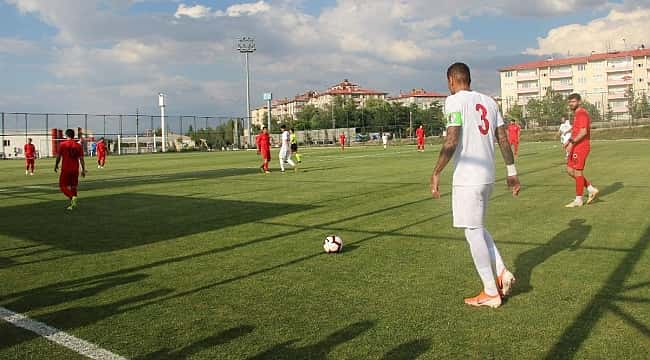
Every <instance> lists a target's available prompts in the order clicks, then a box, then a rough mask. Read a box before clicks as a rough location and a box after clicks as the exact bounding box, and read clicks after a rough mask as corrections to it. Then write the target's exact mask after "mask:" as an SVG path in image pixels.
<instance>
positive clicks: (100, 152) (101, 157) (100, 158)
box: [97, 137, 106, 169]
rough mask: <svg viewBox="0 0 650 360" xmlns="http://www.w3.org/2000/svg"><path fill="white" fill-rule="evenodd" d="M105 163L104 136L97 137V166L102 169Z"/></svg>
mask: <svg viewBox="0 0 650 360" xmlns="http://www.w3.org/2000/svg"><path fill="white" fill-rule="evenodd" d="M105 163H106V141H104V138H103V137H101V138H99V141H98V142H97V168H98V169H103V168H104V164H105Z"/></svg>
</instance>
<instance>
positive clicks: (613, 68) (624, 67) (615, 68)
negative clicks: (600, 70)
mask: <svg viewBox="0 0 650 360" xmlns="http://www.w3.org/2000/svg"><path fill="white" fill-rule="evenodd" d="M632 69H633V65H632V63H629V64H628V63H626V64H617V65H608V66H607V72H608V73H611V72H622V71H632Z"/></svg>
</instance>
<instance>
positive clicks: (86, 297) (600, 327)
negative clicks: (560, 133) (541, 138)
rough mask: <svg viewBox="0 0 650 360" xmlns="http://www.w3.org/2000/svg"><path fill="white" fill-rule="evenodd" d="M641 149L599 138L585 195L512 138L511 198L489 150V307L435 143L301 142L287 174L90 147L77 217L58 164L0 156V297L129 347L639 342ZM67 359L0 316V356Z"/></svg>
mask: <svg viewBox="0 0 650 360" xmlns="http://www.w3.org/2000/svg"><path fill="white" fill-rule="evenodd" d="M649 145H650V143H648V142H647V141H617V142H615V141H611V142H610V141H602V142H595V143H594V145H593V150H592V153H591V156H590V158H589V162H588V169H587V171H586V175H587V177H588V178H589V179H590V180H592V181H593V183H594V185H596V186H597V187H599V188H600V190H601V197H600V199H599V200H598V201H597V202H595V203H594V204H593V205H590V206H586V207H583V208H577V209H565V208H564V207H563V206H564V205H565V204H566V203H568V202H569V201H571V200H572V198H573V196H574V185H573V182H572V181H571V180H570V179H569V178H568V176H566V175H565V174H564V166H563V158H564V154H563V152H562V150H561V149H560V148H559V147H558V146H557V145H556V143H555V142H553V143H551V142H547V143H524V144H522V145H521V150H520V151H521V154H520V157H519V160H518V169H519V172H520V178H521V181H522V184H523V188H522V192H521V195H520V197H519V198H513V197H512V196H510V195H509V194H508V192H507V189H506V188H505V185H504V183H503V177H504V176H505V167H504V166H503V163H502V162H501V161H500V160H499V161H498V165H497V177H498V182H497V184H496V185H495V190H494V192H493V195H492V200H491V203H490V207H489V211H488V220H487V227H488V229H489V230H490V231H491V233H492V235H493V236H494V238H495V240H496V242H497V245H498V246H499V248H500V250H501V253H502V255H503V257H504V260H505V261H506V264H507V266H508V267H509V268H511V269H512V270H513V272H514V273H515V275H516V276H517V278H518V280H519V282H518V284H517V286H516V287H515V290H514V295H513V296H512V297H510V298H508V300H507V302H506V303H505V304H504V305H503V306H502V307H501V308H499V309H487V308H481V309H476V308H471V307H468V306H466V305H464V304H463V297H466V296H473V295H475V294H476V293H477V292H478V291H479V290H480V287H481V284H480V280H479V278H478V275H477V274H476V271H475V270H474V267H473V264H472V260H471V257H470V254H469V250H468V247H467V244H466V242H465V240H464V236H463V233H462V231H461V230H457V229H453V228H452V227H451V213H450V209H451V200H450V196H449V191H450V175H451V166H450V167H448V169H447V170H445V174H444V175H445V176H444V183H443V186H442V189H441V190H442V192H443V197H442V198H441V199H440V200H433V199H432V198H431V196H430V193H429V177H430V174H431V170H432V167H433V165H434V161H435V159H436V158H437V151H438V148H436V147H431V146H430V147H428V148H427V151H426V152H425V153H417V152H416V151H415V147H414V146H401V147H390V148H389V149H388V150H385V151H384V150H382V149H381V148H380V147H371V146H369V147H363V148H362V147H356V148H355V147H353V148H350V149H349V150H346V151H345V152H344V153H341V152H340V151H338V150H337V149H304V150H303V155H304V158H303V163H302V164H301V167H300V171H299V172H297V173H293V172H291V171H289V172H288V173H286V174H281V173H280V172H279V170H278V164H277V150H273V156H274V159H273V163H272V170H273V173H272V174H269V175H263V174H261V173H260V172H259V169H258V168H257V166H259V160H258V157H257V156H256V155H255V153H254V152H236V153H233V152H229V153H182V154H164V155H163V154H157V155H142V156H124V157H115V156H113V157H109V158H108V160H107V166H106V168H105V169H97V167H96V165H93V164H94V163H93V160H94V159H92V158H87V159H86V160H87V162H88V163H89V170H90V173H89V175H88V176H87V178H86V179H83V180H82V181H81V185H80V201H79V208H78V209H77V210H76V211H74V212H72V213H67V212H66V211H65V210H64V208H65V206H66V205H67V201H66V200H65V198H64V197H63V195H62V194H61V193H59V191H58V188H57V176H56V174H55V173H54V172H53V170H52V168H53V161H52V160H41V161H37V163H36V166H37V173H36V176H33V177H29V176H25V175H24V170H23V163H22V162H21V161H0V279H1V281H0V306H2V307H5V308H7V309H10V310H12V311H14V312H18V313H23V314H26V315H27V316H29V317H30V318H32V319H35V320H38V321H41V322H44V323H46V324H48V325H50V326H53V327H56V328H58V329H61V330H63V331H65V332H67V333H69V334H72V335H74V336H76V337H78V338H81V339H84V340H86V341H90V342H92V343H95V344H97V345H99V346H101V347H102V348H105V349H107V350H109V351H112V352H114V353H116V354H119V355H121V356H124V357H127V358H133V359H179V358H196V359H303V358H307V359H326V358H328V359H413V358H418V357H419V358H422V359H432V358H440V359H448V358H472V359H479V358H480V359H491V358H494V359H508V358H509V359H529V358H530V359H543V358H551V359H553V358H577V359H596V358H598V359H642V358H647V354H648V353H650V275H649V274H650V251H649V249H648V247H649V244H650V205H649V204H650V195H649V194H650V192H649V191H648V190H649V185H648V179H650V166H648V164H650V151H648V146H649ZM329 234H337V235H340V236H341V237H342V238H343V239H344V241H345V248H344V251H343V253H341V254H336V255H327V254H325V253H324V252H323V251H322V241H323V239H324V237H325V236H327V235H329ZM644 354H645V355H644ZM79 357H80V356H79V355H77V354H75V353H74V352H72V351H70V350H68V349H66V348H65V347H62V346H60V345H57V344H54V343H51V342H49V341H48V340H45V339H44V338H42V337H39V336H36V335H35V334H33V333H30V332H28V331H26V330H22V329H20V328H16V327H14V326H12V325H10V324H9V323H7V322H4V321H1V320H0V358H2V359H34V358H43V359H75V358H79Z"/></svg>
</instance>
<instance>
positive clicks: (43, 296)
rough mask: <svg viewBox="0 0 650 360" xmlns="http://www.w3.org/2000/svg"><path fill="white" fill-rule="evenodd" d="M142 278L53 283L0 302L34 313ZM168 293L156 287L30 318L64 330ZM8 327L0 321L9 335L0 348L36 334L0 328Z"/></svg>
mask: <svg viewBox="0 0 650 360" xmlns="http://www.w3.org/2000/svg"><path fill="white" fill-rule="evenodd" d="M146 277H147V275H144V274H133V275H130V276H121V277H112V278H105V279H97V280H94V281H79V282H77V283H70V284H68V285H66V286H57V285H53V286H48V287H45V288H39V289H36V290H28V291H24V292H21V293H17V294H11V295H5V296H2V297H0V304H2V306H3V307H6V308H7V309H9V310H11V311H15V312H17V313H24V312H28V311H37V312H38V311H39V309H43V308H47V307H51V306H54V307H60V306H62V305H65V304H67V303H69V302H72V301H82V302H83V303H88V302H84V300H83V299H86V298H91V297H95V296H100V294H101V293H103V292H106V291H109V290H111V289H113V288H116V287H119V286H124V285H128V284H132V283H137V282H139V281H141V280H143V279H144V278H146ZM171 292H173V290H171V289H158V290H153V291H150V292H147V293H143V294H140V295H135V296H131V297H127V298H123V299H120V300H117V301H113V302H108V303H101V304H99V305H76V306H75V305H73V306H68V307H66V308H65V309H63V310H58V311H54V312H50V313H45V314H42V315H38V316H36V317H34V320H37V321H41V322H44V323H45V324H47V325H50V326H53V327H56V328H58V329H61V330H63V331H66V330H70V329H75V328H79V327H83V326H88V325H91V324H94V323H96V322H98V321H101V320H103V319H106V318H109V317H111V316H115V315H117V314H120V313H123V312H126V311H129V310H130V309H131V308H132V307H134V306H137V304H139V303H142V302H145V301H151V300H154V299H156V298H158V297H161V296H165V295H168V294H170V293H171ZM94 302H97V301H94ZM94 302H93V303H94ZM12 326H13V325H10V324H7V323H3V324H0V333H2V334H4V333H8V334H9V335H7V336H1V337H0V349H3V348H7V347H11V346H14V345H17V344H20V343H23V342H25V341H29V340H31V339H34V338H36V337H38V336H39V335H36V334H34V333H31V332H27V331H15V330H14V331H5V330H4V329H3V327H7V328H9V327H12Z"/></svg>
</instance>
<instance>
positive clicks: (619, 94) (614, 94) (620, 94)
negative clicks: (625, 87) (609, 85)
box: [607, 91, 625, 100]
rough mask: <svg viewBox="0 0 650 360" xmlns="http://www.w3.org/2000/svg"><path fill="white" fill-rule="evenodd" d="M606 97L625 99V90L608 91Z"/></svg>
mask: <svg viewBox="0 0 650 360" xmlns="http://www.w3.org/2000/svg"><path fill="white" fill-rule="evenodd" d="M607 99H609V100H617V99H625V92H624V91H616V92H610V93H609V94H607Z"/></svg>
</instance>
